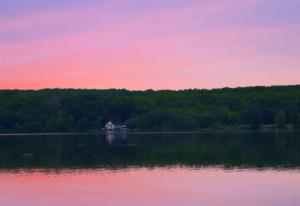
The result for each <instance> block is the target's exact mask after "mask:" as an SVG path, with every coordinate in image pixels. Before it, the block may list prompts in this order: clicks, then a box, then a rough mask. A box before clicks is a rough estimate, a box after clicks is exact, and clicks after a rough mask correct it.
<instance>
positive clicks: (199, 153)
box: [0, 133, 300, 170]
mask: <svg viewBox="0 0 300 206" xmlns="http://www.w3.org/2000/svg"><path fill="white" fill-rule="evenodd" d="M176 165H184V166H189V167H202V166H225V167H229V168H232V167H248V168H264V167H268V168H291V169H292V168H296V167H297V168H298V167H300V135H299V133H236V134H176V135H174V134H151V135H150V134H149V135H146V134H144V135H138V134H134V135H133V134H132V135H127V136H126V133H123V134H122V133H106V134H105V135H72V136H27V137H24V136H19V137H18V136H10V137H0V170H1V169H8V168H11V169H18V168H45V169H47V168H49V169H61V168H94V167H98V168H125V167H131V166H134V167H153V166H176Z"/></svg>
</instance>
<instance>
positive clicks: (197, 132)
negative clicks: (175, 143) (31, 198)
mask: <svg viewBox="0 0 300 206" xmlns="http://www.w3.org/2000/svg"><path fill="white" fill-rule="evenodd" d="M298 131H300V129H291V128H287V129H283V130H279V129H277V128H267V129H266V128H262V129H259V130H251V129H247V130H246V129H223V130H215V129H203V130H197V131H127V132H125V133H126V134H133V135H135V134H205V133H208V134H212V133H249V132H258V133H261V132H298ZM116 133H118V132H116ZM105 134H106V132H105V131H95V132H42V133H2V134H1V133H0V136H53V135H105Z"/></svg>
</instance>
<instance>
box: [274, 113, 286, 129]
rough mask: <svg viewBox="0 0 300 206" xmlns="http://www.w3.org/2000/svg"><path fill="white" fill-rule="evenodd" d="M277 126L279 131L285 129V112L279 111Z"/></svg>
mask: <svg viewBox="0 0 300 206" xmlns="http://www.w3.org/2000/svg"><path fill="white" fill-rule="evenodd" d="M276 124H277V128H278V129H285V127H286V116H285V113H284V111H279V112H278V113H277V115H276Z"/></svg>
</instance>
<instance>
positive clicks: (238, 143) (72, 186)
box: [0, 133, 300, 206]
mask: <svg viewBox="0 0 300 206" xmlns="http://www.w3.org/2000/svg"><path fill="white" fill-rule="evenodd" d="M0 205H1V206H2V205H3V206H19V205H20V206H21V205H22V206H43V205H45V206H53V205H62V206H79V205H80V206H81V205H90V206H94V205H95V206H96V205H97V206H98V205H105V206H111V205H118V206H119V205H126V206H127V205H128V206H132V205H143V206H144V205H145V206H148V205H151V206H152V205H155V206H157V205H162V206H165V205H173V206H174V205H178V206H179V205H180V206H181V205H195V206H196V205H197V206H199V205H210V206H220V205H230V206H231V205H243V206H244V205H246V206H247V205H251V206H252V205H254V206H260V205H261V206H268V205H272V206H273V205H278V206H282V205H287V206H299V205H300V134H299V133H239V134H143V135H142V134H140V135H138V134H131V135H127V136H124V135H63V136H51V135H48V136H0Z"/></svg>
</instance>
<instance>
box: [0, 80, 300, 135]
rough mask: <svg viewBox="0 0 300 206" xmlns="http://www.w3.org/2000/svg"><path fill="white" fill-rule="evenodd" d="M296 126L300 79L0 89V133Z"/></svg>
mask: <svg viewBox="0 0 300 206" xmlns="http://www.w3.org/2000/svg"><path fill="white" fill-rule="evenodd" d="M109 120H111V121H113V122H115V123H122V124H126V125H127V126H128V128H130V129H136V130H139V131H170V130H172V131H191V130H200V129H222V128H246V129H248V128H250V129H259V128H260V127H261V126H262V125H273V126H274V125H277V127H278V128H280V129H285V128H286V127H287V125H289V126H290V127H291V126H293V127H294V128H298V127H300V85H295V86H272V87H245V88H234V89H231V88H222V89H213V90H200V89H189V90H179V91H172V90H161V91H153V90H146V91H128V90H117V89H110V90H84V89H43V90H37V91H35V90H0V133H12V132H79V131H80V132H88V131H98V130H100V129H101V128H102V127H103V126H104V125H105V123H106V122H107V121H109Z"/></svg>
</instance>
